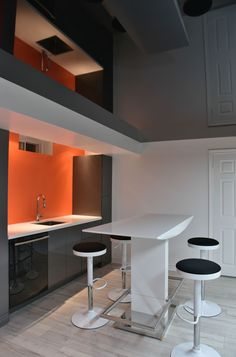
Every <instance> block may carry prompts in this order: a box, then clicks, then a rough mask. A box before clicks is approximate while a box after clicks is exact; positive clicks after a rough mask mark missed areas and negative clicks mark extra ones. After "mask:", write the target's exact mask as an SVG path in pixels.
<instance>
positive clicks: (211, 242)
mask: <svg viewBox="0 0 236 357" xmlns="http://www.w3.org/2000/svg"><path fill="white" fill-rule="evenodd" d="M188 243H189V244H192V245H200V246H204V247H213V246H217V245H219V242H218V240H216V239H213V238H204V237H196V238H190V239H189V240H188Z"/></svg>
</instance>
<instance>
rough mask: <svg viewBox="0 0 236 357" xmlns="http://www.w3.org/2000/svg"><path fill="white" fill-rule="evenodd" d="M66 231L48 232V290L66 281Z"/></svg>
mask: <svg viewBox="0 0 236 357" xmlns="http://www.w3.org/2000/svg"><path fill="white" fill-rule="evenodd" d="M66 238H67V229H66V228H65V229H57V230H55V231H50V238H49V240H48V288H49V289H50V288H51V287H54V286H56V285H60V283H62V282H64V281H65V280H66Z"/></svg>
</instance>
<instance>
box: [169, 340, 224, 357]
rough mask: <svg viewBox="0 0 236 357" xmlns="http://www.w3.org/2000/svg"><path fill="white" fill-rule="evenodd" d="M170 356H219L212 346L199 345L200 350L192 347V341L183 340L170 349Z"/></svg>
mask: <svg viewBox="0 0 236 357" xmlns="http://www.w3.org/2000/svg"><path fill="white" fill-rule="evenodd" d="M170 356H171V357H221V356H220V354H219V353H218V352H217V351H215V350H214V349H213V348H212V347H210V346H207V345H202V344H201V345H200V350H194V349H193V343H192V342H185V343H181V344H180V345H177V346H175V347H174V348H173V350H172V351H171V355H170Z"/></svg>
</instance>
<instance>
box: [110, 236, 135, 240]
mask: <svg viewBox="0 0 236 357" xmlns="http://www.w3.org/2000/svg"><path fill="white" fill-rule="evenodd" d="M110 237H111V238H112V239H116V240H131V237H127V236H110Z"/></svg>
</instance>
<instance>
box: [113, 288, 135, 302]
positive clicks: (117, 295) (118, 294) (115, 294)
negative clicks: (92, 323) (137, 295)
mask: <svg viewBox="0 0 236 357" xmlns="http://www.w3.org/2000/svg"><path fill="white" fill-rule="evenodd" d="M126 290H127V289H121V288H116V289H111V290H110V291H109V293H108V298H109V299H110V300H111V301H117V300H118V299H119V298H120V297H121V295H123V294H124V292H125V291H126ZM130 302H131V295H130V294H128V295H126V296H125V297H124V298H123V299H122V300H120V303H130Z"/></svg>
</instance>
